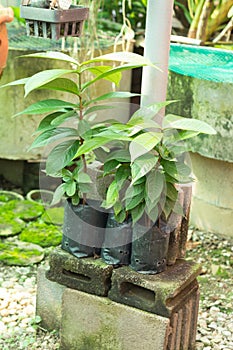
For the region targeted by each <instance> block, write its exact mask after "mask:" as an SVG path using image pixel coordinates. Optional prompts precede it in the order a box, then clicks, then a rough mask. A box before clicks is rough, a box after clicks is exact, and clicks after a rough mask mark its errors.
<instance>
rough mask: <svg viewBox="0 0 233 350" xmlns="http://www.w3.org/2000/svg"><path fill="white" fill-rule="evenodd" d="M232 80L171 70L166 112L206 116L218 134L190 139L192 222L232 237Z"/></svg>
mask: <svg viewBox="0 0 233 350" xmlns="http://www.w3.org/2000/svg"><path fill="white" fill-rule="evenodd" d="M232 96H233V84H226V83H215V82H211V81H207V80H200V79H195V78H191V77H186V76H182V75H179V74H176V73H172V72H170V75H169V84H168V99H172V100H174V99H175V100H179V101H178V102H177V103H174V104H172V105H170V106H168V108H167V112H170V113H175V114H179V115H182V116H185V117H189V118H195V119H199V120H203V121H205V122H207V123H209V124H210V125H212V126H213V127H214V128H215V129H216V131H217V135H214V136H213V135H210V136H208V135H199V136H197V137H196V138H194V139H192V140H190V141H189V146H190V148H191V150H192V153H190V157H191V161H192V168H193V172H194V175H195V176H196V178H197V182H196V183H195V184H194V191H193V201H192V208H191V223H192V224H194V225H195V226H196V227H198V228H200V229H203V230H209V231H211V232H216V233H221V234H225V235H228V236H229V235H230V236H232V237H233V219H232V218H233V143H232V140H233V98H232Z"/></svg>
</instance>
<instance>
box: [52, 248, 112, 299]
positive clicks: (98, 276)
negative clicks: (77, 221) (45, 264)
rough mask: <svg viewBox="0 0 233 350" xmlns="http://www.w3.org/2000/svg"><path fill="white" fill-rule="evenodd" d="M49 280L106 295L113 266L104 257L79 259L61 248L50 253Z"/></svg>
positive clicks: (91, 292)
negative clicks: (106, 262) (104, 260)
mask: <svg viewBox="0 0 233 350" xmlns="http://www.w3.org/2000/svg"><path fill="white" fill-rule="evenodd" d="M49 266H50V269H49V271H47V273H46V276H47V278H48V279H49V280H51V281H54V282H57V283H60V284H62V285H65V286H67V287H69V288H72V289H77V290H81V291H83V292H87V293H90V294H95V295H99V296H106V295H107V294H108V290H109V288H110V285H111V275H112V270H113V267H112V266H111V265H107V264H105V262H103V260H102V259H94V258H83V259H78V258H76V257H75V256H73V255H71V254H70V253H67V252H66V251H65V250H63V249H61V248H56V249H55V250H54V251H53V252H52V253H51V254H50V261H49Z"/></svg>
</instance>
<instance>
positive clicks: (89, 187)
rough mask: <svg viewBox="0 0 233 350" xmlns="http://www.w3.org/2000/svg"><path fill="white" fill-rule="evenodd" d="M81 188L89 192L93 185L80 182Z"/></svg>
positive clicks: (83, 191)
mask: <svg viewBox="0 0 233 350" xmlns="http://www.w3.org/2000/svg"><path fill="white" fill-rule="evenodd" d="M79 189H80V191H81V192H82V193H88V192H90V191H91V190H92V187H91V185H90V184H89V183H82V182H80V183H79Z"/></svg>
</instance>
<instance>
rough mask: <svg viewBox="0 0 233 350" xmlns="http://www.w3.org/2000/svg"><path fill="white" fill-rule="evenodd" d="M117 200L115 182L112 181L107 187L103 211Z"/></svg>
mask: <svg viewBox="0 0 233 350" xmlns="http://www.w3.org/2000/svg"><path fill="white" fill-rule="evenodd" d="M118 199H119V192H118V187H117V183H116V181H113V182H112V183H111V184H110V186H109V187H108V190H107V194H106V200H105V203H104V207H105V209H110V208H112V207H113V206H114V205H115V204H116V202H117V201H118Z"/></svg>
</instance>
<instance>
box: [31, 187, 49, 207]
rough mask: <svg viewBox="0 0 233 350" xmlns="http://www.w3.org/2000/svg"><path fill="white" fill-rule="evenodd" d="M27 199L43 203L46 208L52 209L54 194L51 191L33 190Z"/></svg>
mask: <svg viewBox="0 0 233 350" xmlns="http://www.w3.org/2000/svg"><path fill="white" fill-rule="evenodd" d="M26 198H27V199H28V200H29V201H31V202H36V203H38V202H39V203H42V204H43V205H44V206H45V207H50V204H51V202H52V200H53V192H52V191H49V190H42V189H41V190H31V191H29V192H28V193H27V195H26Z"/></svg>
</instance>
